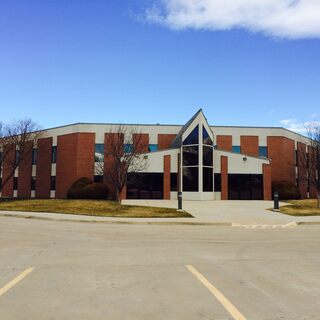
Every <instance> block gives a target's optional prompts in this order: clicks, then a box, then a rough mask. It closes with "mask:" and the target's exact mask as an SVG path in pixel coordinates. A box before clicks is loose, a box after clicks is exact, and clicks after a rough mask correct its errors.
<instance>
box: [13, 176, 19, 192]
mask: <svg viewBox="0 0 320 320" xmlns="http://www.w3.org/2000/svg"><path fill="white" fill-rule="evenodd" d="M13 190H18V178H17V177H14V178H13Z"/></svg>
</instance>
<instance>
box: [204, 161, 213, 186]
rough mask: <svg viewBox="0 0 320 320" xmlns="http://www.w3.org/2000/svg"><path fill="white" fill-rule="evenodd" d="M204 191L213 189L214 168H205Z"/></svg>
mask: <svg viewBox="0 0 320 320" xmlns="http://www.w3.org/2000/svg"><path fill="white" fill-rule="evenodd" d="M202 176H203V180H202V181H203V186H202V187H203V191H204V192H212V191H213V169H212V168H206V167H204V168H203V174H202Z"/></svg>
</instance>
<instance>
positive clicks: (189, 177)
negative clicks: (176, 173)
mask: <svg viewBox="0 0 320 320" xmlns="http://www.w3.org/2000/svg"><path fill="white" fill-rule="evenodd" d="M198 177H199V171H198V167H189V168H183V191H198V190H199V181H198Z"/></svg>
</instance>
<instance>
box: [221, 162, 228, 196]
mask: <svg viewBox="0 0 320 320" xmlns="http://www.w3.org/2000/svg"><path fill="white" fill-rule="evenodd" d="M220 170H221V171H220V172H221V200H228V157H226V156H221V158H220Z"/></svg>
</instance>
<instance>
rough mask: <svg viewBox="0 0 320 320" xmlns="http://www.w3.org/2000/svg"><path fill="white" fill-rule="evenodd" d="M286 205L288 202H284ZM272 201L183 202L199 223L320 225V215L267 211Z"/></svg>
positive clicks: (172, 204) (162, 203)
mask: <svg viewBox="0 0 320 320" xmlns="http://www.w3.org/2000/svg"><path fill="white" fill-rule="evenodd" d="M123 204H128V205H139V206H155V207H167V208H177V201H176V200H124V201H123ZM281 205H286V203H281ZM272 207H273V201H232V200H227V201H223V200H221V201H184V202H183V209H184V210H186V211H187V212H189V213H191V214H192V215H193V216H194V217H195V218H196V220H197V221H208V222H230V223H233V224H245V225H247V224H250V225H264V224H270V225H274V224H287V223H290V222H314V221H319V222H320V216H318V217H317V216H315V217H292V216H289V215H285V214H282V213H278V212H273V211H270V210H268V209H270V208H272Z"/></svg>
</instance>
